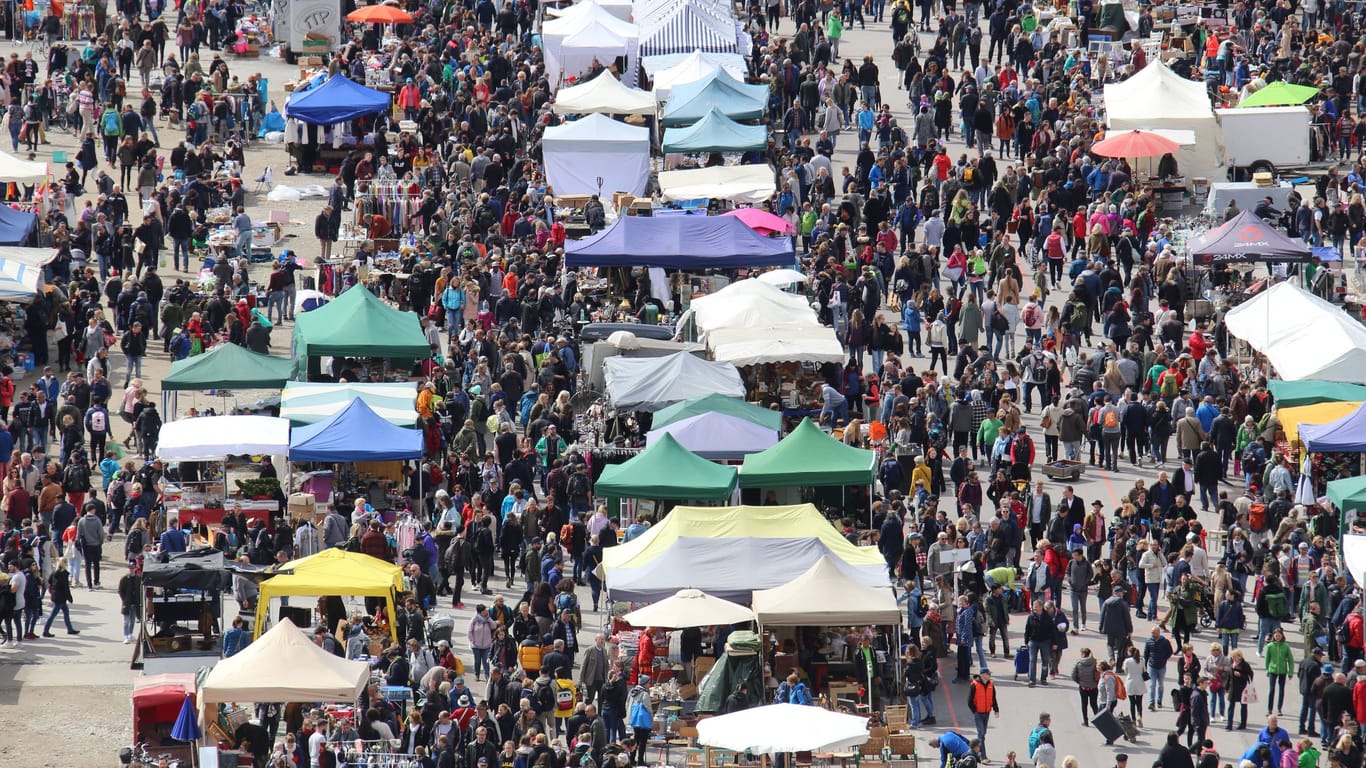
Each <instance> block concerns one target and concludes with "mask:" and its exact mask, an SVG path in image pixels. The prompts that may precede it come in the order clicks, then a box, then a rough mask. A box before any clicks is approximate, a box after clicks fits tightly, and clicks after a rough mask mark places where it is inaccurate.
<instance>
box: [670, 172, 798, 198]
mask: <svg viewBox="0 0 1366 768" xmlns="http://www.w3.org/2000/svg"><path fill="white" fill-rule="evenodd" d="M659 189H660V195H661V196H662V197H663V198H664V199H665V200H697V199H700V198H707V199H711V200H730V201H733V202H737V203H751V204H756V205H757V204H758V203H762V202H763V201H765V200H767V199H769V198H770V197H773V195H774V194H775V193H776V192H777V191H778V186H777V182H776V181H775V180H774V176H773V169H772V168H770V167H769V166H767V165H718V166H714V167H712V168H689V169H687V170H682V171H660V172H659Z"/></svg>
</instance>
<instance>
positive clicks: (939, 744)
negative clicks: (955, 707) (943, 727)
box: [930, 731, 970, 768]
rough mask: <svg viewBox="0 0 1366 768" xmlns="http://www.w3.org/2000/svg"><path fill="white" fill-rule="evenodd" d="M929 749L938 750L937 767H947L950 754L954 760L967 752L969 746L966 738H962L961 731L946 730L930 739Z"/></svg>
mask: <svg viewBox="0 0 1366 768" xmlns="http://www.w3.org/2000/svg"><path fill="white" fill-rule="evenodd" d="M930 749H938V750H939V768H947V766H948V764H949V756H950V755H952V756H953V759H954V761H955V762H956V761H957V760H958V758H960V757H962V756H963V755H966V754H967V753H968V750H969V749H970V747H969V746H968V740H967V739H965V738H963V735H962V734H961V733H958V732H957V731H948V732H946V733H943V734H940V735H939V737H938V738H934V739H930Z"/></svg>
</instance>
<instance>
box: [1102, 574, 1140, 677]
mask: <svg viewBox="0 0 1366 768" xmlns="http://www.w3.org/2000/svg"><path fill="white" fill-rule="evenodd" d="M1133 632H1134V619H1133V617H1132V616H1130V615H1129V604H1128V603H1127V602H1125V600H1124V596H1123V595H1121V594H1120V593H1119V592H1113V593H1111V594H1110V596H1109V597H1107V598H1105V602H1103V603H1101V604H1100V633H1101V634H1102V635H1105V643H1106V645H1107V646H1108V647H1109V649H1110V661H1111V662H1112V663H1114V664H1119V663H1121V662H1122V661H1123V657H1124V649H1125V648H1127V647H1128V646H1129V636H1130V635H1132V634H1133Z"/></svg>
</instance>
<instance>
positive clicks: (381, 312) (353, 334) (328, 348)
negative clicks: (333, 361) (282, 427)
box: [294, 287, 431, 374]
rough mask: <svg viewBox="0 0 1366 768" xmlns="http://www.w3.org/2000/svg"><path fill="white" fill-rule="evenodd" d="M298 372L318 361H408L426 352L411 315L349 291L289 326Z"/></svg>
mask: <svg viewBox="0 0 1366 768" xmlns="http://www.w3.org/2000/svg"><path fill="white" fill-rule="evenodd" d="M294 352H295V354H296V355H297V356H298V358H299V372H300V373H301V374H303V373H306V372H308V371H309V366H312V365H315V364H316V362H315V361H316V359H317V358H319V357H323V356H333V357H336V356H353V357H390V358H398V359H406V360H412V359H415V358H421V357H426V356H427V355H428V354H430V352H431V347H430V346H429V345H428V344H427V337H426V335H425V334H423V333H422V325H421V323H420V321H419V320H418V317H417V315H416V314H415V313H412V312H404V311H402V310H398V309H395V308H393V307H391V306H389V305H388V304H385V303H384V302H382V301H380V300H379V299H377V298H375V295H374V294H372V293H370V292H369V291H367V290H365V289H364V288H362V287H356V288H352V289H351V290H348V291H346V292H344V293H342V295H340V296H338V297H337V298H336V299H334V300H332V301H330V302H328V303H327V304H324V305H323V306H321V307H318V308H317V309H315V310H313V311H312V312H305V313H303V314H302V315H299V316H298V320H297V321H295V324H294Z"/></svg>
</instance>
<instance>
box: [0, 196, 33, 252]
mask: <svg viewBox="0 0 1366 768" xmlns="http://www.w3.org/2000/svg"><path fill="white" fill-rule="evenodd" d="M37 228H38V215H37V214H34V213H28V212H26V211H16V210H14V209H13V208H11V207H9V206H8V205H0V245H27V244H28V242H29V238H31V237H33V231H34V230H35V229H37Z"/></svg>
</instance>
